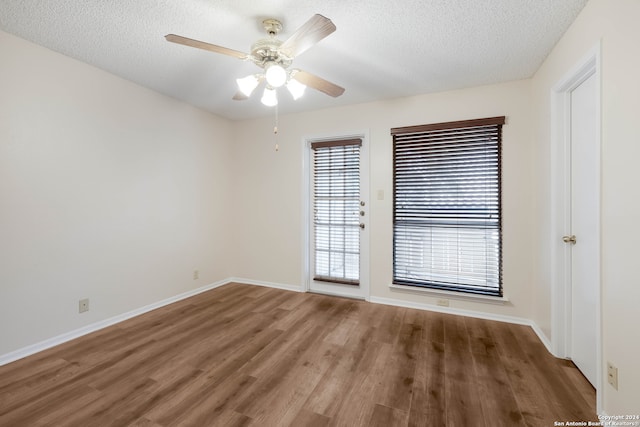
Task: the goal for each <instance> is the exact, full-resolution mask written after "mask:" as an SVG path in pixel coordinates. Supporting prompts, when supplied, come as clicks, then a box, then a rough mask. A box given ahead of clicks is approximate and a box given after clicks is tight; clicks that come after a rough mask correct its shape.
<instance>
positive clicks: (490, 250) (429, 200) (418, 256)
mask: <svg viewBox="0 0 640 427" xmlns="http://www.w3.org/2000/svg"><path fill="white" fill-rule="evenodd" d="M504 122H505V118H504V117H493V118H488V119H478V120H467V121H459V122H448V123H437V124H430V125H422V126H411V127H403V128H394V129H391V134H392V135H393V155H394V158H393V163H394V173H393V179H394V183H393V189H394V194H393V196H394V200H393V283H394V284H399V285H409V286H418V287H424V288H431V289H440V290H448V291H460V292H467V293H474V294H484V295H493V296H502V271H501V264H502V260H501V258H502V256H501V255H502V249H501V248H502V232H501V207H500V204H501V203H500V193H501V190H500V176H501V171H500V153H501V134H502V125H503V124H504Z"/></svg>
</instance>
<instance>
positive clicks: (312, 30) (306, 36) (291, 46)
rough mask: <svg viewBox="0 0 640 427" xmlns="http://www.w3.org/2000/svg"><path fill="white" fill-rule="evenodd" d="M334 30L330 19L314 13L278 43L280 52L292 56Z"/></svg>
mask: <svg viewBox="0 0 640 427" xmlns="http://www.w3.org/2000/svg"><path fill="white" fill-rule="evenodd" d="M335 30H336V26H335V25H334V24H333V22H331V19H329V18H325V17H324V16H322V15H319V14H315V15H313V16H312V17H311V19H309V20H308V21H307V22H306V23H305V24H304V25H303V26H302V27H300V28H298V29H297V30H296V32H295V33H293V34H292V35H291V36H290V37H289V38H288V39H287V40H285V41H284V43H282V45H280V49H279V50H280V52H282V53H284V54H285V55H287V56H289V57H290V58H293V57H294V56H298V55H300V54H301V53H302V52H304V51H305V50H307V49H309V48H310V47H311V46H313V45H314V44H316V43H318V42H319V41H320V40H322V39H323V38H325V37H327V36H328V35H329V34H331V33H333V32H334V31H335Z"/></svg>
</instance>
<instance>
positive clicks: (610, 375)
mask: <svg viewBox="0 0 640 427" xmlns="http://www.w3.org/2000/svg"><path fill="white" fill-rule="evenodd" d="M607 381H608V382H609V384H611V386H612V387H613V388H615V389H616V390H617V389H618V368H616V367H615V366H613V364H611V362H607Z"/></svg>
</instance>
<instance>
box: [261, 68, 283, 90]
mask: <svg viewBox="0 0 640 427" xmlns="http://www.w3.org/2000/svg"><path fill="white" fill-rule="evenodd" d="M264 76H265V78H266V79H267V83H269V85H270V86H271V87H280V86H282V85H283V84H284V83H285V82H286V81H287V71H286V70H285V69H284V68H282V67H281V66H280V65H278V64H276V63H275V62H272V63H271V65H268V66H267V67H266V71H265V73H264Z"/></svg>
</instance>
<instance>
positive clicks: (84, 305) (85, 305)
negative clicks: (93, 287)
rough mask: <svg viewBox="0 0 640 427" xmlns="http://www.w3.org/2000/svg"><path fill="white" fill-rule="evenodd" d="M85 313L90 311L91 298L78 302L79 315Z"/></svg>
mask: <svg viewBox="0 0 640 427" xmlns="http://www.w3.org/2000/svg"><path fill="white" fill-rule="evenodd" d="M85 311H89V298H85V299H81V300H80V301H78V313H84V312H85Z"/></svg>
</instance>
